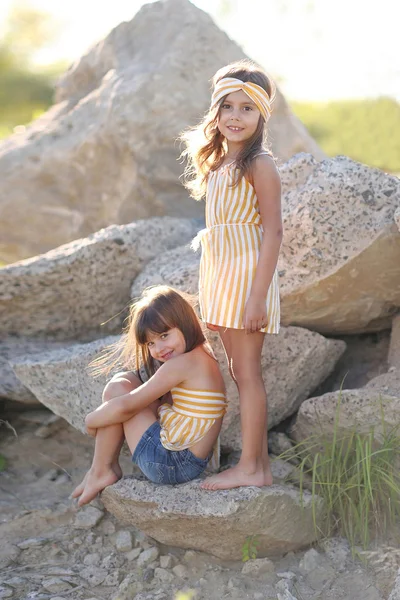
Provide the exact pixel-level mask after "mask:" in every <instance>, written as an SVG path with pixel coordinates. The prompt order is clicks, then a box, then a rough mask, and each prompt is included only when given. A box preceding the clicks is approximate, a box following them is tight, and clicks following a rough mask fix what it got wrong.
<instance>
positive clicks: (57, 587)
mask: <svg viewBox="0 0 400 600" xmlns="http://www.w3.org/2000/svg"><path fill="white" fill-rule="evenodd" d="M41 583H42V586H43V587H44V588H45V589H46V590H48V591H49V592H57V593H58V592H67V591H68V590H70V589H71V588H72V585H70V584H69V583H68V582H67V581H63V580H62V579H60V578H59V577H49V578H46V579H43V581H42V582H41Z"/></svg>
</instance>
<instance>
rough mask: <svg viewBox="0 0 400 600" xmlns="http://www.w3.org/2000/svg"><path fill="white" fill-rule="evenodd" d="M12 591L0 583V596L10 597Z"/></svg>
mask: <svg viewBox="0 0 400 600" xmlns="http://www.w3.org/2000/svg"><path fill="white" fill-rule="evenodd" d="M12 595H13V591H12V589H11V588H8V587H3V586H2V585H0V598H11V596H12Z"/></svg>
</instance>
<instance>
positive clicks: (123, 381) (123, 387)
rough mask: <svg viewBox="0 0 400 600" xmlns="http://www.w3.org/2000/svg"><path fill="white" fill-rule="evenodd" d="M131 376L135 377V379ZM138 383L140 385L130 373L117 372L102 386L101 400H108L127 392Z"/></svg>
mask: <svg viewBox="0 0 400 600" xmlns="http://www.w3.org/2000/svg"><path fill="white" fill-rule="evenodd" d="M128 375H129V376H128ZM133 378H135V379H136V381H135V379H133ZM139 385H141V382H140V380H139V379H138V378H137V377H136V376H135V375H133V374H132V373H129V374H128V373H123V372H122V373H117V374H116V375H114V377H113V378H112V379H111V380H110V381H109V382H108V383H107V385H106V387H105V388H104V391H103V402H109V401H110V400H112V399H113V398H117V397H118V396H123V395H124V394H129V392H131V391H132V390H134V389H135V388H137V387H138V386H139Z"/></svg>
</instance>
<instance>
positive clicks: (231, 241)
mask: <svg viewBox="0 0 400 600" xmlns="http://www.w3.org/2000/svg"><path fill="white" fill-rule="evenodd" d="M235 171H236V167H235V166H234V163H230V164H228V165H225V166H224V167H221V168H219V169H217V170H216V171H210V173H209V175H208V181H207V195H206V227H207V228H206V229H203V230H202V231H200V233H199V234H198V235H197V236H196V238H195V240H194V243H193V244H192V245H193V247H194V248H195V247H196V242H197V245H198V242H200V243H201V246H202V255H201V262H200V272H199V304H200V311H201V317H202V319H203V321H205V322H206V323H210V324H212V325H219V326H221V327H229V328H232V329H244V325H243V315H244V309H245V306H246V302H247V300H248V298H249V296H250V291H251V286H252V282H253V279H254V276H255V272H256V267H257V262H258V256H259V251H260V246H261V241H262V236H263V229H262V223H261V216H260V211H259V208H258V202H257V197H256V193H255V190H254V187H253V186H252V185H251V183H249V182H248V181H247V179H246V178H245V177H243V178H242V180H241V181H240V182H239V184H238V185H236V186H234V187H232V182H233V181H234V180H235V175H236V173H235ZM265 302H266V309H267V319H268V320H267V326H266V327H265V328H264V329H262V330H261V331H263V332H264V333H279V321H280V304H279V283H278V272H277V270H276V269H275V273H274V275H273V278H272V281H271V284H270V286H269V289H268V292H267V296H266V299H265Z"/></svg>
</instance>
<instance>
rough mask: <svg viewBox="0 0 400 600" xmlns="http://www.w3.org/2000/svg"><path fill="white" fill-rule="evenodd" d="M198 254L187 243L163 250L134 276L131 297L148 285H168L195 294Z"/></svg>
mask: <svg viewBox="0 0 400 600" xmlns="http://www.w3.org/2000/svg"><path fill="white" fill-rule="evenodd" d="M200 256H201V253H200V252H196V253H195V252H194V251H193V250H192V249H191V248H190V245H189V244H185V245H184V246H179V247H178V248H174V249H173V250H168V251H167V252H164V253H163V254H162V255H161V256H158V257H157V258H155V259H154V260H152V261H150V262H149V263H148V264H147V265H146V266H145V267H144V269H143V271H142V272H141V273H140V274H139V275H138V276H137V277H136V279H135V280H134V282H133V284H132V288H131V296H132V298H136V297H137V296H139V295H140V294H141V291H142V290H143V289H144V288H146V287H148V286H150V285H170V286H172V287H174V288H177V289H178V290H181V291H182V292H186V293H187V294H197V292H198V289H199V265H200Z"/></svg>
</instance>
